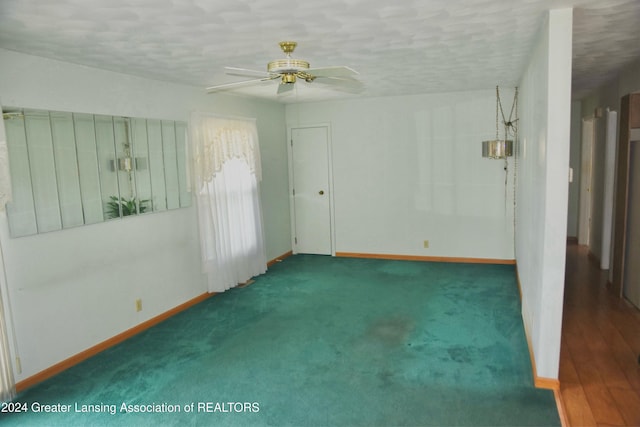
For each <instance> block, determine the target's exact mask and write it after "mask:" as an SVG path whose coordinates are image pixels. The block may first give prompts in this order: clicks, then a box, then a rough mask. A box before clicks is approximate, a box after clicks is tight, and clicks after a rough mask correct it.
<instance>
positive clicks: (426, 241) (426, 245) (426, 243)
mask: <svg viewBox="0 0 640 427" xmlns="http://www.w3.org/2000/svg"><path fill="white" fill-rule="evenodd" d="M423 245H424V248H425V249H428V248H429V241H428V240H425V241H424V243H423Z"/></svg>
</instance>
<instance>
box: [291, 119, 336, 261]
mask: <svg viewBox="0 0 640 427" xmlns="http://www.w3.org/2000/svg"><path fill="white" fill-rule="evenodd" d="M309 128H325V129H326V131H327V169H328V170H327V174H328V179H329V183H328V185H329V188H328V191H329V233H330V239H331V256H335V255H336V227H335V208H334V206H335V204H334V201H335V199H334V196H333V188H334V187H333V147H332V145H333V144H332V137H331V135H332V133H331V124H330V123H327V122H320V123H308V124H297V125H295V126H288V127H287V160H288V165H287V166H288V169H289V215H290V217H291V248H292V252H293V253H294V254H297V253H298V251H297V244H296V242H295V238H296V207H295V201H294V196H293V185H294V177H293V150H292V148H293V130H294V129H309Z"/></svg>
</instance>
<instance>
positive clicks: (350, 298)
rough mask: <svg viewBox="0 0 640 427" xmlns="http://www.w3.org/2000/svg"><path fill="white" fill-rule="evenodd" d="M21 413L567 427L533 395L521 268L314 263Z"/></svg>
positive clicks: (546, 394) (103, 362) (13, 419)
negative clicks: (519, 282) (520, 291)
mask: <svg viewBox="0 0 640 427" xmlns="http://www.w3.org/2000/svg"><path fill="white" fill-rule="evenodd" d="M16 402H19V403H24V404H25V405H26V407H27V409H28V410H29V411H28V412H27V413H23V414H15V415H7V414H1V415H0V416H1V417H2V418H1V419H0V424H3V425H5V424H6V425H47V426H55V425H61V426H75V425H82V426H84V425H88V426H89V425H90V426H100V425H127V426H165V425H175V426H189V425H192V426H198V425H203V426H209V425H224V426H227V425H228V426H236V425H237V426H253V425H272V426H280V425H293V426H434V425H435V426H458V425H460V426H551V425H560V420H559V417H558V412H557V409H556V405H555V400H554V397H553V393H552V392H551V391H549V390H538V389H535V388H534V386H533V379H532V374H531V362H530V360H529V351H528V348H527V343H526V339H525V335H524V330H523V325H522V318H521V315H520V302H519V297H518V289H517V285H516V281H515V272H514V267H513V266H504V265H481V264H446V263H428V262H410V261H386V260H364V259H349V258H332V257H324V256H311V255H297V256H293V257H290V258H288V259H286V260H285V261H283V262H281V263H278V264H276V265H274V266H273V267H271V268H270V270H269V272H268V273H267V274H265V275H263V276H260V277H258V278H256V281H255V283H254V284H252V285H250V286H248V287H245V288H242V289H234V290H231V291H228V292H226V293H224V294H221V295H217V296H215V297H213V298H209V299H208V300H206V301H204V302H203V303H200V304H198V305H196V306H194V307H192V308H190V309H189V310H187V311H185V312H182V313H180V314H178V315H176V316H174V317H173V318H171V319H169V320H167V321H165V322H163V323H161V324H160V325H158V326H156V327H154V328H151V329H149V330H147V331H145V332H143V333H142V334H140V335H137V336H136V337H134V338H132V339H130V340H128V341H125V342H124V343H122V344H120V345H118V346H116V347H113V348H111V349H109V350H107V351H105V352H103V353H101V354H99V355H97V356H96V357H93V358H91V359H90V360H87V361H85V362H83V363H82V364H80V365H77V366H76V367H74V368H72V369H69V370H67V371H66V372H64V373H62V374H60V375H58V376H56V377H54V378H52V379H50V380H48V381H46V382H44V383H41V384H39V385H38V386H36V387H33V388H31V389H29V390H27V391H25V392H24V393H22V394H21V395H20V396H19V397H18V398H17V399H16ZM46 404H49V405H53V406H51V407H49V408H47V407H45V406H44V405H46ZM123 404H124V407H123ZM192 404H193V405H192ZM67 405H68V406H67ZM135 405H138V406H135ZM65 408H66V409H69V410H70V411H71V412H67V413H59V412H58V413H53V412H49V413H45V412H34V409H41V410H43V409H48V410H51V409H65ZM83 410H90V411H92V412H78V411H83ZM97 410H100V411H102V412H96V411H97ZM111 410H113V412H114V414H111V413H110V411H111ZM128 410H131V411H134V412H127V411H128ZM135 411H153V412H146V413H145V412H135ZM172 411H173V412H172ZM178 411H179V412H178ZM187 411H190V412H187Z"/></svg>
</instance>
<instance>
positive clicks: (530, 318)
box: [516, 9, 573, 379]
mask: <svg viewBox="0 0 640 427" xmlns="http://www.w3.org/2000/svg"><path fill="white" fill-rule="evenodd" d="M572 19H573V15H572V9H558V10H551V11H550V12H549V16H548V19H547V20H546V21H545V24H544V26H543V28H542V29H541V31H540V34H539V36H538V41H537V44H536V47H535V49H534V52H533V53H532V55H531V58H530V61H529V64H528V66H527V68H526V70H525V72H524V74H523V77H522V81H521V84H520V87H521V92H520V93H521V95H522V98H521V100H522V102H521V106H522V108H521V115H520V124H521V133H520V144H521V145H520V153H519V156H520V158H519V164H520V167H519V175H518V189H517V195H518V198H517V204H518V207H517V213H516V216H517V219H518V221H517V226H516V260H517V263H518V273H519V276H520V283H521V286H522V311H523V319H524V322H525V327H526V329H527V331H528V336H529V338H530V339H531V344H532V346H533V354H534V357H535V363H536V367H537V375H538V377H541V378H550V379H557V378H558V365H559V356H560V335H561V330H562V305H563V294H564V269H565V255H566V235H567V234H566V231H567V203H568V173H569V144H570V141H569V139H570V111H571V36H572Z"/></svg>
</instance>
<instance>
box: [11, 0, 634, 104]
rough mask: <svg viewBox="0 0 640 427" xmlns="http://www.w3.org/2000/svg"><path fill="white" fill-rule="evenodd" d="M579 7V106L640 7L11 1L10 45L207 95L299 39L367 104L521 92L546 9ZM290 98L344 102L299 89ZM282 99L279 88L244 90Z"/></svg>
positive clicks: (549, 0)
mask: <svg viewBox="0 0 640 427" xmlns="http://www.w3.org/2000/svg"><path fill="white" fill-rule="evenodd" d="M560 7H574V8H575V9H574V31H573V44H574V49H573V52H574V53H573V56H574V58H573V70H574V71H573V85H574V89H573V90H574V98H580V97H582V96H583V95H585V94H587V93H588V92H589V91H590V90H592V89H594V88H595V87H597V86H598V85H600V84H601V83H603V82H605V81H607V80H609V79H611V78H612V77H614V76H615V74H616V73H617V71H618V70H619V69H620V68H621V67H623V66H624V65H626V64H628V63H630V62H632V61H633V60H634V59H636V58H638V57H640V0H563V1H560V0H428V1H427V0H396V2H394V3H393V4H391V2H389V1H387V0H385V1H381V0H323V1H321V2H319V1H318V2H313V1H291V0H49V1H47V0H1V1H0V47H2V48H6V49H10V50H15V51H18V52H24V53H29V54H33V55H39V56H43V57H48V58H54V59H59V60H62V61H67V62H72V63H77V64H83V65H88V66H92V67H97V68H102V69H107V70H113V71H118V72H124V73H129V74H134V75H139V76H144V77H147V78H153V79H159V80H166V81H172V82H180V83H186V84H190V85H194V86H198V87H202V88H203V90H204V88H205V87H207V86H211V85H214V84H220V83H226V82H232V81H240V80H243V79H244V78H242V77H234V76H228V75H225V73H224V68H223V67H224V66H235V67H242V68H250V69H256V70H265V69H266V63H267V62H268V61H270V60H273V59H280V58H282V57H283V54H282V52H281V51H280V48H279V47H278V42H279V41H282V40H295V41H297V42H298V48H297V49H296V52H295V53H294V55H293V56H294V57H295V58H299V59H305V60H307V61H309V62H310V63H311V66H312V67H325V66H332V65H346V66H349V67H351V68H354V69H355V70H357V71H358V72H359V73H360V75H359V76H358V78H359V79H360V80H361V81H362V82H363V83H364V84H365V86H366V89H365V91H364V92H363V93H362V94H361V96H386V95H403V94H417V93H432V92H448V91H459V90H475V89H487V88H492V87H495V86H496V85H500V86H516V85H517V84H518V80H519V78H520V76H521V75H522V72H523V70H524V67H525V65H526V62H527V59H528V57H529V55H530V54H531V50H532V47H533V43H534V41H535V38H536V33H537V31H538V29H539V28H540V25H541V23H542V21H543V19H544V16H545V13H546V10H548V9H551V8H560ZM296 87H297V90H296V92H294V96H288V97H283V98H285V99H282V100H283V101H284V102H287V101H305V100H314V99H327V98H333V97H336V96H353V95H345V94H343V93H341V92H337V91H334V90H327V89H325V87H321V89H320V90H319V85H308V84H306V83H304V82H299V84H297V85H296ZM238 92H239V93H245V94H251V95H256V96H264V97H271V98H274V99H275V98H276V96H275V92H276V82H269V83H267V84H262V85H258V86H255V87H250V88H245V89H242V90H238Z"/></svg>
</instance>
